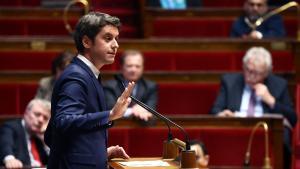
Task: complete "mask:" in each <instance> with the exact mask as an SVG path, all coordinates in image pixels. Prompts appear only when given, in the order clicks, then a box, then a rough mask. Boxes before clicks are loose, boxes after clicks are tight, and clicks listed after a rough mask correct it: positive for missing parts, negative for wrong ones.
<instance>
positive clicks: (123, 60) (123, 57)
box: [120, 49, 145, 66]
mask: <svg viewBox="0 0 300 169" xmlns="http://www.w3.org/2000/svg"><path fill="white" fill-rule="evenodd" d="M129 55H141V57H142V59H143V60H145V58H144V56H143V54H142V52H140V51H138V50H133V49H129V50H125V51H124V52H123V53H122V55H121V57H120V65H121V66H123V65H124V62H125V59H126V57H127V56H129Z"/></svg>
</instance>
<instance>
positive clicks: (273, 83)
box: [211, 74, 297, 126]
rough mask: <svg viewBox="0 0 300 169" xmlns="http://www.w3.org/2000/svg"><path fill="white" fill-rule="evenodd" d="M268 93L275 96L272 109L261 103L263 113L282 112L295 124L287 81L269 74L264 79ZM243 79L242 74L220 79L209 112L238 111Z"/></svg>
mask: <svg viewBox="0 0 300 169" xmlns="http://www.w3.org/2000/svg"><path fill="white" fill-rule="evenodd" d="M264 84H265V85H266V86H267V88H268V90H269V91H270V93H271V94H272V95H273V97H275V100H276V103H275V106H274V108H273V109H271V108H270V107H269V106H268V105H266V104H264V103H263V110H264V112H265V113H277V114H282V115H283V116H284V117H285V118H287V119H288V121H289V122H290V123H291V125H292V126H295V125H296V122H297V115H296V113H295V110H294V108H293V107H294V106H293V104H292V102H291V99H290V97H289V93H288V87H287V82H286V80H284V79H283V78H281V77H278V76H275V75H273V74H270V75H269V76H268V77H267V78H266V79H265V81H264ZM244 87H245V80H244V76H243V75H242V74H226V75H224V76H223V77H222V79H221V87H220V92H219V95H218V97H217V99H216V101H215V103H214V105H213V107H212V110H211V113H212V114H217V113H219V112H221V111H223V110H224V109H229V110H231V111H233V112H234V111H239V110H240V106H241V102H242V95H243V90H244Z"/></svg>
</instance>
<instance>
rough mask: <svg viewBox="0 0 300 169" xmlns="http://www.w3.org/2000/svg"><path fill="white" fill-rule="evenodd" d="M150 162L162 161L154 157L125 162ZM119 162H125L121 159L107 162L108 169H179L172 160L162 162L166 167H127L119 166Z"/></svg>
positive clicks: (131, 159)
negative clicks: (165, 163) (166, 164)
mask: <svg viewBox="0 0 300 169" xmlns="http://www.w3.org/2000/svg"><path fill="white" fill-rule="evenodd" d="M151 160H162V158H161V157H154V158H130V159H129V160H126V161H151ZM120 161H125V160H123V159H112V160H111V161H110V162H108V164H109V166H110V168H112V169H139V168H145V169H179V168H180V167H179V164H178V162H175V161H173V160H163V161H165V162H167V163H168V164H169V165H170V166H168V167H159V166H157V167H127V166H123V165H121V164H120V163H118V162H120Z"/></svg>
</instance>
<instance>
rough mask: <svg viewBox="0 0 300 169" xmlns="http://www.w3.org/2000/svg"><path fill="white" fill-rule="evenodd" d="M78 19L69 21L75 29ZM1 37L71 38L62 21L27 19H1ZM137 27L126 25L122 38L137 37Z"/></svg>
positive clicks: (123, 27)
mask: <svg viewBox="0 0 300 169" xmlns="http://www.w3.org/2000/svg"><path fill="white" fill-rule="evenodd" d="M77 20H78V19H69V23H70V25H71V27H72V28H73V29H74V25H75V24H76V22H77ZM0 25H2V26H1V27H0V35H20V36H31V35H39V36H69V33H68V31H67V30H66V29H65V24H64V22H63V20H62V19H47V18H46V19H44V18H28V19H27V18H26V19H18V18H15V19H4V18H2V19H0ZM136 33H137V30H136V28H135V27H132V26H128V25H124V26H122V29H121V35H120V36H121V37H122V38H130V37H136V36H137V35H136Z"/></svg>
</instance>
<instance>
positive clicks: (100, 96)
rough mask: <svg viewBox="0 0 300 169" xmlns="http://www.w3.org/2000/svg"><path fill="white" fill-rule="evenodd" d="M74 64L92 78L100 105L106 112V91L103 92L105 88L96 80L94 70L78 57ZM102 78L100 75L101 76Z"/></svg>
mask: <svg viewBox="0 0 300 169" xmlns="http://www.w3.org/2000/svg"><path fill="white" fill-rule="evenodd" d="M73 61H74V63H75V64H77V65H79V66H80V67H82V68H83V69H84V70H85V71H86V72H87V73H88V74H89V76H90V79H91V80H92V82H93V85H94V87H95V89H96V90H97V95H98V103H99V105H100V106H101V108H102V109H101V110H106V109H107V108H106V102H105V96H104V91H103V86H102V84H100V83H99V81H98V79H96V77H95V75H94V73H93V72H92V70H91V69H90V68H89V67H88V66H87V65H86V64H85V63H83V62H82V61H81V60H80V59H78V58H77V57H75V58H74V60H73ZM99 76H100V75H99Z"/></svg>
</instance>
